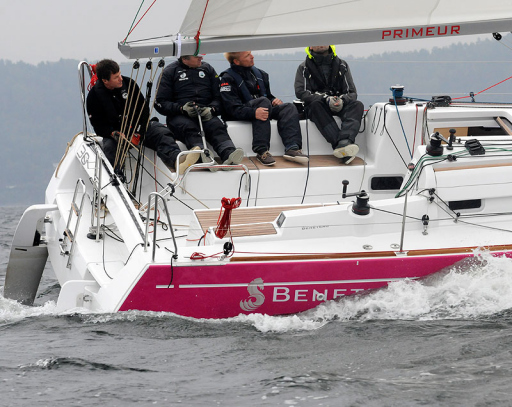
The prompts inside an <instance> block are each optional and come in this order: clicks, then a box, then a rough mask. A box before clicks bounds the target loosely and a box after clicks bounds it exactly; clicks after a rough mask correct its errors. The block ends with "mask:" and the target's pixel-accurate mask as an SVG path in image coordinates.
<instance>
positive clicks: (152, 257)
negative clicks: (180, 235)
mask: <svg viewBox="0 0 512 407" xmlns="http://www.w3.org/2000/svg"><path fill="white" fill-rule="evenodd" d="M152 196H154V197H155V204H154V211H153V219H154V227H153V254H152V256H151V261H152V262H154V261H155V251H156V231H157V225H158V224H157V210H158V199H159V198H160V199H161V200H162V203H163V204H164V209H165V214H166V216H167V224H168V225H169V230H170V231H171V235H172V241H173V243H174V254H173V256H172V257H173V258H175V259H177V258H178V245H177V244H176V238H175V237H174V230H173V228H172V223H171V217H170V216H169V209H167V202H165V199H164V197H163V196H162V195H160V194H159V193H158V192H151V193H150V194H149V196H148V210H147V212H146V234H145V236H144V251H145V252H147V251H148V239H149V219H150V217H149V215H150V211H151V197H152Z"/></svg>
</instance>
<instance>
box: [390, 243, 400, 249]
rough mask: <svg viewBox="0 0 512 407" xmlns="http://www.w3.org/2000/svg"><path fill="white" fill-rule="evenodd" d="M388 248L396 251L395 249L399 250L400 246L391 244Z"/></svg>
mask: <svg viewBox="0 0 512 407" xmlns="http://www.w3.org/2000/svg"><path fill="white" fill-rule="evenodd" d="M389 247H391V248H392V249H394V250H396V249H400V245H399V244H398V243H391V244H390V245H389Z"/></svg>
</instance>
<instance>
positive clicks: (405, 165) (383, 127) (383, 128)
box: [381, 103, 407, 168]
mask: <svg viewBox="0 0 512 407" xmlns="http://www.w3.org/2000/svg"><path fill="white" fill-rule="evenodd" d="M389 104H390V103H386V104H385V105H384V121H383V123H382V131H384V130H386V134H387V135H388V136H389V139H390V140H391V143H392V144H393V146H394V147H395V150H396V152H397V153H398V156H399V157H400V159H401V160H402V162H403V163H404V167H405V168H407V163H406V162H405V160H404V158H403V157H402V155H401V154H400V151H399V150H398V147H397V146H396V144H395V141H394V140H393V137H391V134H389V131H388V128H387V126H386V114H387V113H386V111H387V109H386V107H387V106H388V105H389ZM381 133H382V132H381Z"/></svg>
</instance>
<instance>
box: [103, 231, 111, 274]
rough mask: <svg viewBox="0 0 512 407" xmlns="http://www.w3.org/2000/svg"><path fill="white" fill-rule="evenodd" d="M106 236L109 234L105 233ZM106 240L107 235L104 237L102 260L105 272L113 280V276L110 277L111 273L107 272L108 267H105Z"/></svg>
mask: <svg viewBox="0 0 512 407" xmlns="http://www.w3.org/2000/svg"><path fill="white" fill-rule="evenodd" d="M105 236H107V234H106V233H105ZM105 240H107V239H106V238H105V237H104V238H103V245H102V246H103V250H102V252H103V253H102V260H103V271H104V272H105V274H106V275H107V277H108V278H110V279H111V280H113V278H112V277H110V275H109V274H108V273H107V269H106V268H105Z"/></svg>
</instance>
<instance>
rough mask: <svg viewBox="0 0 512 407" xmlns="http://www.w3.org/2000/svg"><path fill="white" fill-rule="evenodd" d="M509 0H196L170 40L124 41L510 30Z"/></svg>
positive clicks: (347, 39) (359, 37) (251, 45)
mask: <svg viewBox="0 0 512 407" xmlns="http://www.w3.org/2000/svg"><path fill="white" fill-rule="evenodd" d="M511 29H512V1H511V0H494V1H493V2H492V3H491V4H489V3H487V2H483V1H481V0H422V1H414V0H387V1H383V0H237V1H232V0H192V2H191V4H190V7H189V9H188V12H187V15H186V16H185V19H184V20H183V23H182V26H181V29H180V31H179V33H180V35H179V36H178V37H176V38H175V39H173V40H172V41H168V42H165V41H158V40H157V41H148V42H137V43H132V44H123V45H121V44H120V46H119V48H120V50H121V52H123V54H125V55H126V56H128V57H130V58H141V57H155V56H171V55H179V54H182V55H187V54H193V53H195V52H196V51H197V40H196V39H194V37H196V38H197V36H198V34H199V39H200V40H201V42H200V47H199V52H200V53H217V52H225V51H240V50H249V49H250V50H258V49H276V48H293V47H302V46H307V45H318V44H350V43H363V42H379V41H390V40H402V39H415V38H431V37H432V38H433V37H442V36H462V35H469V34H482V33H492V32H498V31H510V30H511Z"/></svg>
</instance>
